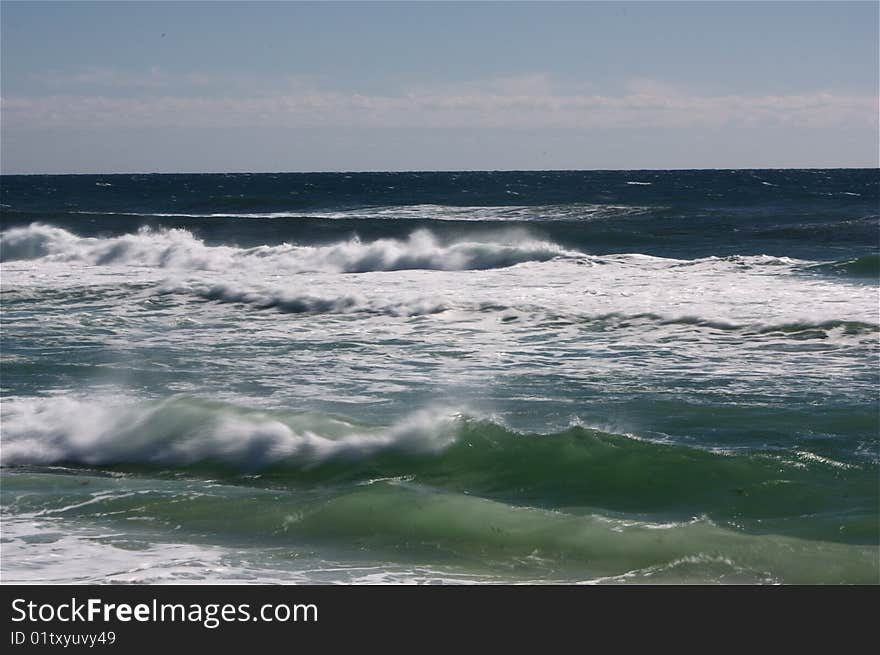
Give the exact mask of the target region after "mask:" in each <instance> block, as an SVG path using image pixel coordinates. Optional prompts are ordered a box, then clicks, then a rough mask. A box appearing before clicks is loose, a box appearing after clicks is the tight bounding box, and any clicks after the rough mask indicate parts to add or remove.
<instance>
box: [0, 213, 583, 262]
mask: <svg viewBox="0 0 880 655" xmlns="http://www.w3.org/2000/svg"><path fill="white" fill-rule="evenodd" d="M579 256H581V254H580V253H575V252H571V251H567V250H565V249H564V248H562V247H561V246H559V245H557V244H555V243H551V242H548V241H541V240H538V239H534V238H531V237H529V236H528V235H526V234H523V233H511V234H510V235H508V236H507V238H506V239H504V238H502V240H500V241H491V242H488V241H486V242H482V241H455V242H452V243H441V242H440V241H439V240H438V239H437V238H436V237H435V236H434V235H433V234H432V233H431V232H430V231H428V230H418V231H415V232H413V233H412V234H411V235H410V236H409V237H408V238H407V239H379V240H377V241H371V242H366V243H365V242H362V241H361V240H360V239H357V238H353V239H350V240H348V241H341V242H338V243H334V244H331V245H326V246H298V245H291V244H281V245H275V246H268V245H266V246H258V247H255V248H236V247H232V246H208V245H206V244H205V243H204V242H203V241H202V240H201V239H198V238H196V237H195V236H193V234H192V233H190V232H189V231H187V230H182V229H168V230H158V231H156V230H151V229H149V228H142V229H141V230H139V231H138V232H137V233H134V234H125V235H122V236H118V237H110V238H103V239H102V238H95V237H78V236H76V235H74V234H72V233H70V232H68V231H67V230H64V229H62V228H58V227H51V226H48V225H41V224H32V225H29V226H28V227H20V228H12V229H9V230H6V231H4V232H3V233H2V235H0V260H2V261H13V260H21V259H41V260H48V261H51V262H79V263H83V264H87V265H90V266H103V265H124V266H146V267H158V268H165V269H177V270H214V271H225V270H227V269H229V268H230V267H238V268H248V269H253V268H255V267H256V268H259V269H263V270H265V269H271V270H273V271H279V270H281V271H288V272H317V271H323V272H329V273H363V272H369V271H395V270H406V269H431V270H441V271H457V270H469V269H489V268H503V267H509V266H513V265H515V264H520V263H523V262H528V261H547V260H550V259H553V258H555V257H579Z"/></svg>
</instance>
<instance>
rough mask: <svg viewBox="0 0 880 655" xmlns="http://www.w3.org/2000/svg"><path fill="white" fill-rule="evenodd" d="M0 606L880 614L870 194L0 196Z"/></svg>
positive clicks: (792, 181) (658, 188)
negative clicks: (214, 596)
mask: <svg viewBox="0 0 880 655" xmlns="http://www.w3.org/2000/svg"><path fill="white" fill-rule="evenodd" d="M0 202H2V208H0V209H2V234H0V259H2V266H0V274H2V283H0V286H2V334H0V339H2V341H0V347H2V360H0V387H2V389H0V392H2V404H0V460H2V469H0V494H2V544H0V576H2V581H3V582H7V583H14V582H23V583H38V582H39V583H44V582H60V583H103V582H114V583H128V582H139V583H226V582H240V583H248V582H254V583H265V582H279V583H354V584H360V583H434V582H442V583H529V584H532V583H636V584H651V583H697V584H708V583H747V584H755V583H760V584H765V583H782V584H790V583H830V584H837V583H872V584H878V583H880V561H878V560H880V452H878V441H880V437H878V433H880V418H878V393H880V373H878V371H880V368H878V363H880V360H878V354H880V347H878V346H880V344H878V335H880V316H878V275H880V241H878V238H880V231H878V230H880V216H878V214H880V210H878V204H880V172H878V170H876V169H871V170H849V169H847V170H707V171H592V172H590V171H547V172H540V171H536V172H461V173H434V172H431V173H311V174H210V175H208V174H206V175H189V174H180V175H171V174H162V175H160V174H142V175H128V174H126V175H67V176H9V175H7V176H3V177H2V178H0Z"/></svg>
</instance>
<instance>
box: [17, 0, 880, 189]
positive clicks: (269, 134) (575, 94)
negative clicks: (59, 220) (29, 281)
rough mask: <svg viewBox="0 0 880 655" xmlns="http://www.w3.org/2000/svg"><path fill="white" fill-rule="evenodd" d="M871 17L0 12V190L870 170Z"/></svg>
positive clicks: (644, 5)
mask: <svg viewBox="0 0 880 655" xmlns="http://www.w3.org/2000/svg"><path fill="white" fill-rule="evenodd" d="M878 7H880V4H878V3H877V2H709V1H703V2H665V1H655V2H601V3H600V2H570V3H560V2H394V3H384V2H311V3H307V2H274V3H263V2H222V3H215V2H149V3H141V2H98V3H92V2H61V3H57V2H2V3H0V37H2V41H0V50H2V52H0V171H2V172H3V173H6V174H11V173H93V172H94V173H113V172H234V171H252V172H263V171H265V172H268V171H355V170H389V171H390V170H534V169H540V170H549V169H638V168H653V169H663V168H789V167H792V168H815V167H876V166H878V137H880V133H878V111H880V110H878V76H880V70H878V68H880V64H878V57H880V53H878V30H880V26H878V20H880V15H878Z"/></svg>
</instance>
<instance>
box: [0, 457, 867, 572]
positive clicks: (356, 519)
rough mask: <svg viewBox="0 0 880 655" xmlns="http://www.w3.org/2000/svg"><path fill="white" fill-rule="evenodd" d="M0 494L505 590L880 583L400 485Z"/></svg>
mask: <svg viewBox="0 0 880 655" xmlns="http://www.w3.org/2000/svg"><path fill="white" fill-rule="evenodd" d="M52 478H54V480H53V479H52ZM4 482H5V484H4V494H15V495H16V496H17V500H16V501H15V502H14V503H13V505H12V507H11V509H13V511H14V513H16V514H27V515H31V516H33V515H40V516H42V517H51V518H52V519H55V520H63V519H78V518H83V517H88V518H89V519H91V520H95V519H96V518H97V519H99V520H102V521H104V522H106V523H108V524H109V525H110V526H111V527H112V526H120V525H125V526H127V527H126V529H129V530H131V529H133V528H132V527H131V526H143V527H140V529H141V530H142V531H149V530H159V531H163V530H164V531H168V530H175V531H176V532H177V534H178V535H179V536H178V538H186V539H188V540H194V541H197V542H198V541H199V540H202V541H211V542H213V543H216V542H217V541H218V540H220V541H222V542H225V543H227V544H230V545H236V546H241V545H250V546H259V547H262V548H274V549H276V550H278V549H281V550H282V551H283V550H284V549H285V548H294V549H303V548H309V547H311V548H324V549H326V548H333V549H336V550H337V551H340V550H341V551H345V550H348V551H349V552H358V553H360V554H361V556H362V557H363V556H367V555H368V556H372V557H383V556H384V557H393V558H394V559H395V560H396V561H401V560H404V561H406V560H409V561H422V562H424V561H430V562H433V563H434V564H435V565H438V566H441V567H442V566H443V565H444V564H452V563H455V564H456V565H459V566H460V565H462V564H463V563H464V564H466V565H467V566H468V568H469V569H470V570H472V571H477V572H480V573H482V574H486V575H490V576H498V577H499V579H505V580H510V579H512V578H516V577H520V578H525V579H530V578H541V579H545V580H554V579H560V580H568V581H572V580H584V581H603V580H604V581H639V582H652V581H660V582H719V581H720V582H786V583H826V582H838V583H839V582H845V583H872V582H877V580H878V563H877V551H876V548H875V547H873V546H863V545H857V544H841V543H832V542H826V541H817V540H808V539H799V538H793V537H786V536H779V535H772V534H770V535H766V534H765V535H758V534H752V533H748V532H741V531H734V530H731V529H729V528H724V527H721V526H718V525H715V524H714V523H712V522H711V521H709V520H707V519H694V520H691V521H687V522H679V523H675V522H671V523H656V522H649V521H635V520H632V519H618V518H613V517H607V516H605V517H603V516H600V515H594V514H581V515H577V514H571V513H566V512H562V511H550V510H544V509H537V508H528V507H516V506H511V505H508V504H505V503H501V502H497V501H493V500H489V499H485V498H479V497H474V496H471V495H467V494H462V493H451V492H448V493H438V492H437V490H436V489H431V488H428V487H424V486H422V485H416V484H413V483H407V482H400V481H386V482H377V483H373V484H369V485H361V486H355V487H349V488H347V489H345V490H341V489H337V490H336V491H335V492H330V491H328V490H325V491H324V493H322V494H315V493H303V492H296V491H291V490H273V489H262V490H261V489H254V488H252V487H228V486H226V485H218V484H210V485H204V484H198V483H193V482H180V481H166V483H165V484H164V485H162V486H161V488H159V489H157V488H156V485H155V483H154V482H153V481H145V480H142V481H137V480H135V481H132V480H126V479H118V478H117V479H113V478H106V477H93V476H57V475H56V476H52V475H47V474H27V473H17V474H12V475H7V476H6V478H5V480H4ZM53 485H54V487H55V495H53V496H52V497H48V496H47V495H46V494H45V490H46V489H47V488H49V487H51V486H53ZM28 491H33V492H35V493H27V492H28ZM134 529H137V528H134Z"/></svg>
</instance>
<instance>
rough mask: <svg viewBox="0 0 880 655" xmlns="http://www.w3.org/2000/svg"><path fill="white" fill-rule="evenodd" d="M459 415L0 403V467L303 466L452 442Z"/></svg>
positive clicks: (116, 402) (180, 401)
mask: <svg viewBox="0 0 880 655" xmlns="http://www.w3.org/2000/svg"><path fill="white" fill-rule="evenodd" d="M459 416H460V414H459V413H458V412H454V411H450V410H448V409H425V410H422V411H419V412H416V413H413V414H411V415H410V416H408V417H406V418H404V419H402V420H400V421H398V422H397V423H395V424H394V425H392V426H390V427H388V428H384V429H381V428H371V427H366V426H360V425H356V424H353V423H349V422H346V421H344V420H342V419H337V418H333V417H328V416H321V415H314V414H292V413H282V412H263V411H256V410H246V409H243V408H241V407H237V406H235V405H230V404H224V403H209V402H204V401H198V400H195V399H191V398H186V397H176V398H170V399H167V400H163V401H160V402H136V401H131V400H129V401H127V402H124V401H123V400H121V399H120V398H118V397H114V398H100V399H94V400H83V399H78V398H73V397H70V396H58V397H53V398H16V399H5V400H4V403H3V442H2V449H0V463H2V465H4V466H15V465H28V464H30V465H35V464H43V465H45V464H59V463H77V464H86V465H111V464H151V465H174V466H187V465H193V464H198V463H201V462H205V463H214V464H223V465H226V466H230V467H233V468H236V469H241V470H256V469H261V468H264V467H266V466H271V465H273V464H281V463H284V465H286V466H296V467H303V468H308V467H310V466H315V465H318V464H320V463H322V462H326V461H329V460H337V459H345V460H357V459H361V458H366V457H370V456H372V455H374V454H376V453H378V452H380V451H384V450H395V451H404V452H407V453H432V452H438V451H441V450H443V449H444V448H446V447H448V446H449V445H451V444H452V443H453V442H454V440H455V435H456V429H457V427H458V425H459Z"/></svg>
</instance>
